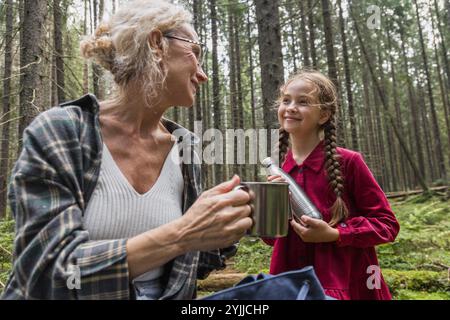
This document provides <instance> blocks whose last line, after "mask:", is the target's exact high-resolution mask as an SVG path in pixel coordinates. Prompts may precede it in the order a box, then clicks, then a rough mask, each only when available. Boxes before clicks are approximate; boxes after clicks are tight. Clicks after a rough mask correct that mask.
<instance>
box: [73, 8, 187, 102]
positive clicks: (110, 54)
mask: <svg viewBox="0 0 450 320" xmlns="http://www.w3.org/2000/svg"><path fill="white" fill-rule="evenodd" d="M184 24H190V25H191V24H192V15H191V13H190V12H189V11H187V10H186V9H185V8H184V7H182V6H179V5H175V4H172V3H170V2H168V1H165V0H134V1H132V2H130V3H129V4H128V5H126V6H124V7H123V8H121V9H120V10H119V11H118V12H117V13H116V14H114V15H113V16H112V17H111V18H110V19H109V21H105V22H102V24H101V25H100V26H99V27H98V28H97V30H96V31H95V33H94V34H93V35H92V36H90V37H88V38H86V39H84V40H83V41H82V42H81V44H80V49H81V54H82V56H83V57H84V58H86V59H94V60H95V61H96V62H97V63H98V64H100V65H101V66H102V67H104V68H105V69H106V70H108V71H110V72H111V74H112V75H113V78H114V81H115V83H116V85H117V89H118V92H116V94H117V95H118V97H117V98H119V99H120V98H121V97H123V96H124V92H125V91H127V89H128V86H129V85H130V83H131V82H132V81H133V84H137V85H138V86H139V88H140V89H141V91H142V92H145V98H146V101H147V102H148V101H150V100H151V99H153V98H155V97H156V96H157V92H158V90H159V89H161V87H162V84H163V83H164V80H165V78H166V75H167V74H166V71H165V70H164V68H163V67H162V66H161V64H160V62H161V58H160V57H158V56H157V55H156V53H155V50H154V49H153V48H152V47H151V46H150V44H149V42H148V36H149V34H150V33H151V32H152V31H153V30H160V31H161V32H162V33H163V34H165V33H168V32H170V31H172V30H175V29H177V28H179V27H181V26H182V25H184ZM167 48H168V42H167V40H166V39H165V38H163V42H162V49H163V54H164V55H165V54H166V53H167Z"/></svg>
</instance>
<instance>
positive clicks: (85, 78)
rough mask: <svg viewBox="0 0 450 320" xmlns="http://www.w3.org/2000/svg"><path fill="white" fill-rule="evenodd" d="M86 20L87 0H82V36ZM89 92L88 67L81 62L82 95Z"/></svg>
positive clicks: (85, 29) (84, 62)
mask: <svg viewBox="0 0 450 320" xmlns="http://www.w3.org/2000/svg"><path fill="white" fill-rule="evenodd" d="M87 20H88V0H84V18H83V34H84V35H87ZM88 92H89V66H88V63H87V62H86V60H84V61H83V94H87V93H88Z"/></svg>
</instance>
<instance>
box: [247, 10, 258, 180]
mask: <svg viewBox="0 0 450 320" xmlns="http://www.w3.org/2000/svg"><path fill="white" fill-rule="evenodd" d="M247 39H248V48H247V51H248V52H247V54H248V64H249V68H248V77H249V79H250V107H251V114H252V129H253V130H256V110H255V109H256V102H255V80H254V75H253V69H254V65H253V54H252V53H253V42H252V36H251V28H250V8H249V9H248V13H247ZM255 132H256V131H255ZM252 166H253V176H252V178H253V181H256V179H257V177H258V166H257V165H252Z"/></svg>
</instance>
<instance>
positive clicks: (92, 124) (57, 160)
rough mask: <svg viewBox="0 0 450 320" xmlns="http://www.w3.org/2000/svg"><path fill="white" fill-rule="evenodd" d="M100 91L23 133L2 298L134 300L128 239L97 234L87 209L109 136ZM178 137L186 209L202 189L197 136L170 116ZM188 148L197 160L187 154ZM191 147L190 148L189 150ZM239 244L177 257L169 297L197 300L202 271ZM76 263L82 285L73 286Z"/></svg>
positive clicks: (14, 175) (43, 117) (46, 116)
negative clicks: (92, 235)
mask: <svg viewBox="0 0 450 320" xmlns="http://www.w3.org/2000/svg"><path fill="white" fill-rule="evenodd" d="M98 111H99V105H98V102H97V100H96V98H95V97H94V96H93V95H85V96H84V97H82V98H81V99H79V100H76V101H71V102H69V103H65V104H63V105H61V106H60V107H55V108H52V109H50V110H48V111H46V112H43V113H42V114H40V115H39V116H38V117H36V119H35V120H34V121H33V122H32V123H31V124H30V126H29V127H28V128H27V129H26V130H25V132H24V139H23V150H22V153H21V154H20V157H19V159H18V161H17V162H16V164H15V166H14V169H13V172H12V175H11V182H10V186H9V192H8V198H9V201H10V206H11V209H12V213H13V217H14V219H15V223H16V237H15V242H14V256H13V270H12V272H11V274H10V277H9V279H8V282H7V285H6V288H5V290H4V292H3V295H2V298H3V299H130V298H133V292H132V290H130V279H129V274H128V264H127V252H126V242H127V239H116V240H103V241H92V240H90V239H89V233H88V232H87V231H86V230H85V229H84V228H83V213H84V210H85V209H86V205H87V203H88V201H89V198H90V196H91V194H92V192H93V190H94V188H95V186H96V183H97V181H98V177H99V172H100V165H101V158H102V145H103V142H102V137H101V132H100V124H99V119H98ZM162 121H163V124H164V126H165V127H166V128H167V129H168V131H169V132H171V133H172V134H173V135H174V136H176V137H177V138H178V143H179V146H180V148H179V150H180V156H181V157H182V159H183V162H182V164H181V166H182V172H183V177H184V193H183V212H186V210H187V209H188V208H189V207H190V206H191V205H192V204H193V203H194V201H195V200H196V199H197V197H198V196H199V195H200V193H201V172H200V164H199V163H200V161H199V158H198V155H197V152H196V143H197V142H196V141H197V140H198V138H197V137H196V136H195V135H194V134H192V133H191V132H190V131H188V130H187V129H185V128H183V127H180V126H179V125H177V124H176V123H174V122H171V121H169V120H167V119H163V120H162ZM186 151H187V152H188V153H189V155H190V158H191V159H192V160H193V161H191V163H190V164H189V163H186V161H184V159H185V156H186ZM183 153H184V154H183ZM235 253H236V246H232V247H230V248H226V249H221V250H213V251H210V252H198V251H197V252H188V253H186V254H184V255H182V256H179V257H177V258H175V259H173V260H172V261H171V262H170V267H171V268H170V273H169V275H168V282H167V286H166V288H165V291H164V293H163V296H162V299H191V298H194V297H195V294H196V280H197V278H200V279H204V278H205V277H207V275H208V274H209V273H210V272H211V271H212V270H214V269H222V268H224V267H225V263H224V261H225V259H226V258H228V257H230V256H232V255H233V254H235ZM74 270H78V271H77V272H78V276H79V280H80V282H79V288H78V289H76V288H74V289H70V288H71V286H69V285H68V283H69V282H70V281H71V279H72V280H73V275H74Z"/></svg>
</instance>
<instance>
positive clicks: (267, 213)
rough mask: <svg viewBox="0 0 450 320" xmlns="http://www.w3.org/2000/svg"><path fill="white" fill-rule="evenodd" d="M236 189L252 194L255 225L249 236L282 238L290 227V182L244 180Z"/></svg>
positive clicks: (251, 203) (251, 204)
mask: <svg viewBox="0 0 450 320" xmlns="http://www.w3.org/2000/svg"><path fill="white" fill-rule="evenodd" d="M235 189H241V190H244V191H246V192H248V193H249V194H250V199H251V202H250V206H251V207H252V219H253V226H252V228H251V229H250V230H249V231H248V233H247V234H248V235H249V236H253V237H266V238H280V237H285V236H287V233H288V229H289V219H290V218H291V217H290V214H291V213H290V208H289V184H287V183H285V182H242V183H241V184H240V185H239V186H237V187H236V188H235Z"/></svg>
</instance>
